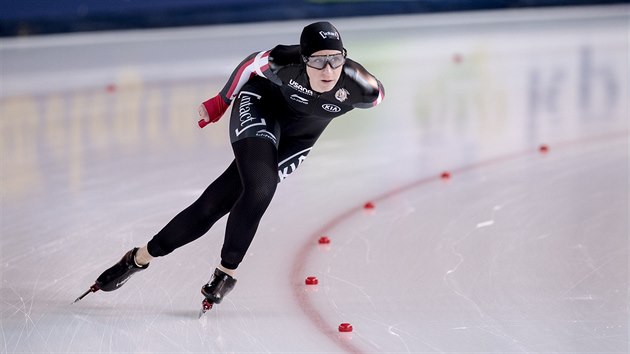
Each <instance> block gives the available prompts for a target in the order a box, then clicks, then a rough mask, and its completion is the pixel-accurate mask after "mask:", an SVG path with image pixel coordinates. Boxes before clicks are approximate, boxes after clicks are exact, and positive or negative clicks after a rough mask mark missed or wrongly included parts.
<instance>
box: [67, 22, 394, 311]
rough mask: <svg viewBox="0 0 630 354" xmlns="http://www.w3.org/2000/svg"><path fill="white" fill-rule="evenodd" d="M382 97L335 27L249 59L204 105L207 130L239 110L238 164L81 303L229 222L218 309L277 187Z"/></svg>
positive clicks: (213, 284) (213, 283)
mask: <svg viewBox="0 0 630 354" xmlns="http://www.w3.org/2000/svg"><path fill="white" fill-rule="evenodd" d="M383 97H384V89H383V85H382V84H381V82H380V81H378V80H377V79H376V78H375V77H374V76H372V75H371V74H370V73H369V72H368V71H367V70H365V69H364V68H363V66H361V65H360V64H359V63H357V62H355V61H353V60H351V59H349V58H347V52H346V49H345V48H344V46H343V43H342V40H341V36H340V35H339V32H338V31H337V29H336V28H335V27H334V26H333V25H332V24H331V23H329V22H316V23H312V24H310V25H308V26H306V27H304V29H303V30H302V34H301V36H300V44H299V45H278V46H276V47H275V48H273V49H272V50H268V51H262V52H257V53H253V54H251V55H249V56H248V57H247V58H245V60H243V61H242V62H241V63H240V64H239V65H238V66H237V67H236V69H235V70H234V71H233V72H232V75H231V76H230V78H229V80H228V82H227V83H226V84H225V86H224V87H223V89H222V90H221V92H220V93H219V94H217V95H216V96H214V97H212V98H210V99H209V100H207V101H205V102H203V103H202V104H201V105H200V106H199V115H200V117H201V120H200V121H199V126H200V127H203V126H205V125H206V124H208V123H214V122H217V121H218V120H219V119H220V118H221V116H223V114H224V113H225V111H226V110H227V108H228V107H229V106H230V104H231V103H233V108H232V113H231V116H230V133H229V134H230V142H231V144H232V149H233V151H234V160H233V161H232V163H231V164H230V165H229V166H228V168H227V169H226V170H225V172H223V174H221V175H220V176H219V177H218V178H217V179H216V180H214V182H212V183H211V184H210V186H208V188H207V189H206V190H205V191H204V192H203V193H202V194H201V196H200V197H199V199H197V200H196V201H195V202H194V203H193V204H192V205H190V206H189V207H187V208H186V209H184V210H183V211H181V212H180V213H179V214H178V215H177V216H175V217H174V218H173V219H172V220H171V221H170V222H169V223H168V224H167V225H166V226H165V227H164V228H163V229H162V230H161V231H160V232H158V233H157V234H156V235H155V236H154V237H153V238H152V239H151V240H150V241H149V242H148V243H147V244H146V245H145V246H142V247H139V248H133V249H132V250H130V251H128V252H127V253H126V254H125V255H124V256H123V258H122V259H121V260H120V261H119V262H118V263H116V264H115V265H113V266H112V267H111V268H109V269H107V270H106V271H104V272H103V273H102V274H101V275H100V276H99V277H98V278H97V280H96V282H95V283H94V285H92V287H90V289H89V290H88V291H86V292H85V293H84V294H83V295H82V296H80V297H79V298H78V299H77V300H75V302H76V301H78V300H80V299H81V298H83V297H84V296H85V295H87V294H88V293H90V292H95V291H97V290H103V291H112V290H116V289H118V288H120V287H121V286H122V285H123V284H125V282H127V280H129V278H130V277H131V276H132V275H133V274H134V273H136V272H138V271H140V270H144V269H146V268H147V267H148V266H149V262H150V261H151V260H152V259H153V258H155V257H162V256H166V255H167V254H169V253H171V252H173V250H175V249H177V248H179V247H181V246H183V245H185V244H187V243H189V242H191V241H194V240H196V239H198V238H199V237H201V236H203V235H204V234H205V233H206V232H208V230H209V229H210V228H211V227H212V225H214V223H215V222H216V221H218V220H219V219H220V218H222V217H223V216H224V215H226V214H229V216H228V220H227V226H226V230H225V239H224V243H223V247H222V249H221V262H220V264H219V265H218V266H217V268H216V269H215V270H214V273H213V275H212V276H211V279H210V281H209V282H208V283H207V284H205V285H204V286H203V287H202V288H201V293H202V294H203V296H204V297H205V300H204V309H205V310H207V309H209V308H211V307H212V304H218V303H220V302H221V301H222V300H223V298H224V297H225V296H226V295H227V294H228V293H229V292H230V291H231V290H232V289H233V288H234V285H235V284H236V279H235V274H236V269H237V268H238V266H239V264H240V263H241V262H242V261H243V258H244V256H245V254H246V251H247V249H248V248H249V246H250V244H251V242H252V240H253V238H254V235H255V234H256V230H257V228H258V224H259V222H260V220H261V218H262V216H263V214H264V213H265V211H266V209H267V207H268V205H269V203H270V202H271V199H272V197H273V195H274V193H275V191H276V187H277V185H278V183H279V182H280V181H282V180H283V179H284V178H286V177H287V176H288V175H289V174H291V173H292V172H294V171H295V170H296V169H297V168H298V166H299V165H300V164H301V163H302V162H303V161H304V159H305V158H306V156H307V155H308V153H309V152H310V151H311V149H312V148H313V145H314V144H315V142H316V141H317V139H318V138H319V136H320V135H321V134H322V132H323V131H324V129H325V128H326V127H327V126H328V124H329V123H330V122H331V121H332V120H333V118H336V117H339V116H341V115H343V114H345V113H347V112H349V111H351V110H352V109H354V108H370V107H374V106H376V105H377V104H379V103H380V102H381V100H382V99H383Z"/></svg>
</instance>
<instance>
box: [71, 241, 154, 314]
mask: <svg viewBox="0 0 630 354" xmlns="http://www.w3.org/2000/svg"><path fill="white" fill-rule="evenodd" d="M137 252H138V248H134V249H132V250H131V251H129V252H127V253H125V255H124V256H123V257H122V259H121V260H120V261H118V263H116V264H114V265H113V266H112V267H110V268H109V269H107V270H106V271H104V272H103V273H102V274H101V275H100V276H99V277H98V278H97V279H96V281H95V282H94V284H93V285H92V286H90V288H89V289H88V290H87V291H86V292H85V293H83V295H81V296H79V297H78V298H77V299H76V300H74V302H77V301H79V300H81V299H83V298H84V297H85V296H86V295H87V294H89V293H94V292H97V291H99V290H103V291H114V290H116V289H118V288H120V287H121V286H123V285H124V284H125V283H126V282H127V280H129V278H131V276H132V275H133V274H134V273H136V272H139V271H141V270H144V269H147V268H148V267H149V265H148V264H145V265H143V266H139V265H137V264H136V261H135V257H136V253H137Z"/></svg>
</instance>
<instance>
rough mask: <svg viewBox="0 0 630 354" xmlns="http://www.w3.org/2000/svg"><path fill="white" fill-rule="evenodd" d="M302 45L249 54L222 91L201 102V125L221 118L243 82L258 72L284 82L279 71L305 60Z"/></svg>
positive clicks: (258, 74) (279, 47)
mask: <svg viewBox="0 0 630 354" xmlns="http://www.w3.org/2000/svg"><path fill="white" fill-rule="evenodd" d="M299 48H300V47H299V46H297V45H278V46H276V47H275V48H273V49H272V50H267V51H263V52H255V53H252V54H250V55H249V56H247V58H245V59H244V60H243V61H242V62H241V63H240V64H239V65H238V66H237V67H236V69H234V71H233V72H232V75H230V78H229V80H228V81H227V83H226V84H225V86H223V89H222V90H221V92H219V94H218V95H216V96H214V97H212V98H211V99H209V100H207V101H205V102H203V103H202V104H201V106H199V116H200V117H201V120H200V121H199V126H200V127H202V128H203V127H204V126H206V125H207V124H208V123H214V122H217V121H218V120H219V119H220V118H221V117H222V116H223V114H224V113H225V111H226V110H227V109H228V107H229V106H230V103H232V100H234V98H236V95H237V94H238V92H239V91H240V90H241V88H242V87H243V85H245V83H246V82H247V81H248V80H249V79H250V78H251V77H253V76H254V75H257V76H261V77H264V78H266V79H268V80H270V81H271V82H273V83H275V84H276V85H282V80H281V79H280V78H279V77H278V75H277V72H278V71H279V70H280V69H281V68H283V67H285V66H289V65H292V64H299V63H300V62H301V57H300V49H299Z"/></svg>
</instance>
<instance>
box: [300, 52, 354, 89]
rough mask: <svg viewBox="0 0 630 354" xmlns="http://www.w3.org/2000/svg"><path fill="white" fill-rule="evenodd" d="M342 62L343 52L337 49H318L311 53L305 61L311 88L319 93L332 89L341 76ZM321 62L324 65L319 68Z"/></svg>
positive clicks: (343, 59) (343, 60)
mask: <svg viewBox="0 0 630 354" xmlns="http://www.w3.org/2000/svg"><path fill="white" fill-rule="evenodd" d="M344 62H345V58H344V57H343V53H342V52H340V51H338V50H331V49H326V50H319V51H317V52H315V53H313V54H311V56H309V57H308V58H307V62H306V75H308V80H309V83H310V84H311V88H312V89H313V90H315V91H317V92H319V93H324V92H328V91H330V90H332V89H333V87H335V85H336V84H337V81H338V80H339V77H340V76H341V70H343V63H344ZM322 63H323V65H324V67H323V68H322V69H319V67H321V65H322ZM333 67H335V68H333Z"/></svg>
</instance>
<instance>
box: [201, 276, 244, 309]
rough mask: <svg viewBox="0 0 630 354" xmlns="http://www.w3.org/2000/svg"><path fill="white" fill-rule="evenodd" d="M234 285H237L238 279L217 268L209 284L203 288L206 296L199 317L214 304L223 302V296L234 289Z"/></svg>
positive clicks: (202, 292) (202, 290)
mask: <svg viewBox="0 0 630 354" xmlns="http://www.w3.org/2000/svg"><path fill="white" fill-rule="evenodd" d="M234 285H236V279H234V278H233V277H231V276H230V275H228V274H226V273H225V272H223V271H221V270H220V269H218V268H217V269H215V270H214V274H213V275H212V278H210V281H209V282H208V284H206V285H204V286H203V287H202V288H201V294H202V295H203V296H205V299H203V301H202V303H201V306H202V307H201V311H200V312H199V317H200V318H201V316H202V315H203V314H204V313H206V312H207V311H209V310H210V309H211V308H212V305H214V304H219V303H221V301H223V298H224V297H225V296H226V295H227V294H228V293H229V292H230V291H232V289H234Z"/></svg>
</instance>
